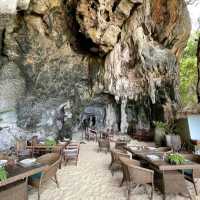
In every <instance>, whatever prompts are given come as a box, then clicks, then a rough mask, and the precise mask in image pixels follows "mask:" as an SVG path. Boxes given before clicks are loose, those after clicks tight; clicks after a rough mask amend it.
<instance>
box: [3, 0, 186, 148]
mask: <svg viewBox="0 0 200 200" xmlns="http://www.w3.org/2000/svg"><path fill="white" fill-rule="evenodd" d="M16 6H18V9H20V10H21V11H20V12H18V13H17V14H16V15H15V16H7V17H5V20H3V18H1V19H0V40H1V42H0V77H1V78H0V82H1V86H0V87H1V88H2V89H1V91H0V118H2V119H3V120H1V122H2V124H0V127H3V126H9V124H12V127H16V129H17V127H20V128H21V129H20V130H22V129H23V130H24V135H32V133H38V134H41V135H45V136H46V135H48V134H50V135H56V134H57V135H59V134H61V131H63V130H64V129H63V128H65V131H64V133H67V131H66V130H68V131H69V132H70V129H71V128H72V127H75V126H77V125H80V124H81V123H80V121H81V120H82V118H81V117H80V116H84V115H86V116H85V117H87V113H88V115H89V114H91V113H89V112H92V114H94V115H95V116H94V117H95V118H96V119H95V121H96V124H95V126H97V127H101V128H102V127H106V126H107V127H109V128H114V129H119V130H121V131H122V132H126V131H127V130H128V131H129V132H134V131H135V130H137V129H147V130H148V129H150V128H151V126H152V121H153V120H164V119H166V120H167V119H170V118H172V117H173V116H174V113H175V111H176V109H177V107H178V104H179V92H178V64H179V63H178V62H179V58H180V56H181V53H182V50H183V49H184V47H185V45H186V43H187V39H188V37H189V33H190V20H189V15H188V11H187V8H186V4H185V3H184V1H183V0H174V1H167V0H159V1H158V0H143V1H141V0H111V1H108V0H98V1H94V0H89V1H86V0H70V1H61V0H30V2H29V1H28V0H19V1H18V3H17V5H16ZM4 16H5V15H4ZM7 22H9V23H7ZM108 97H109V98H108ZM108 99H111V100H108ZM10 108H11V110H10ZM63 109H64V112H65V115H66V116H65V117H64V122H63V121H62V117H61V114H60V112H61V110H63ZM11 111H12V112H11ZM81 113H82V114H81ZM9 120H10V123H6V122H9ZM5 123H6V124H5ZM62 123H64V125H63V124H62ZM13 124H14V125H13ZM13 129H15V128H13ZM6 131H7V129H6V128H3V129H2V130H1V131H0V137H3V136H4V133H5V135H6V134H7V132H6ZM27 131H28V132H27ZM14 132H15V131H14ZM21 132H23V131H21ZM28 133H29V134H28ZM0 140H1V138H0ZM4 141H5V140H4ZM9 144H11V143H9ZM5 146H8V144H4V147H5Z"/></svg>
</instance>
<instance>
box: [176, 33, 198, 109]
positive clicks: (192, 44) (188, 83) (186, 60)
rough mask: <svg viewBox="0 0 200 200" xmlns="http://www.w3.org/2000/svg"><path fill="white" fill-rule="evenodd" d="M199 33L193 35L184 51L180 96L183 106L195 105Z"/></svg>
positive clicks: (181, 64) (181, 65) (181, 63)
mask: <svg viewBox="0 0 200 200" xmlns="http://www.w3.org/2000/svg"><path fill="white" fill-rule="evenodd" d="M198 36H199V33H198V32H196V33H193V34H192V35H191V37H190V39H189V41H188V44H187V47H186V48H185V50H184V53H183V57H182V60H181V62H180V95H181V100H182V103H183V106H187V105H188V104H195V103H196V102H197V98H196V86H197V78H198V76H197V58H196V53H197V38H198Z"/></svg>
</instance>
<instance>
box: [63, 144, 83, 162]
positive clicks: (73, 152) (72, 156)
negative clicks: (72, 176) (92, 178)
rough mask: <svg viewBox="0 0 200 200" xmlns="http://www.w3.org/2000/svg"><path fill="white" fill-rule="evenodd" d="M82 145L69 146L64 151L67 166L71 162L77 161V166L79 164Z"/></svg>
mask: <svg viewBox="0 0 200 200" xmlns="http://www.w3.org/2000/svg"><path fill="white" fill-rule="evenodd" d="M79 150H80V145H79V144H69V145H68V146H67V147H66V149H64V161H65V165H66V164H67V162H68V161H69V160H75V162H76V165H77V164H78V156H79Z"/></svg>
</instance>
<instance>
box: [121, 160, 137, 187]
mask: <svg viewBox="0 0 200 200" xmlns="http://www.w3.org/2000/svg"><path fill="white" fill-rule="evenodd" d="M119 160H120V161H121V164H122V172H123V178H122V181H121V183H120V187H121V186H122V185H123V183H124V182H129V181H130V176H129V172H128V165H135V166H140V161H138V160H134V159H129V158H126V157H119Z"/></svg>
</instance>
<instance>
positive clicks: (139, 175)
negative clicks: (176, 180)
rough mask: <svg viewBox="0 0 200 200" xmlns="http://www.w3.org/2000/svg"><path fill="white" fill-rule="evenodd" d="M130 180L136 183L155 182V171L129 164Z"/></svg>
mask: <svg viewBox="0 0 200 200" xmlns="http://www.w3.org/2000/svg"><path fill="white" fill-rule="evenodd" d="M127 166H128V172H129V176H130V180H131V181H132V182H134V183H136V184H147V183H153V176H154V171H153V170H150V169H146V168H142V167H139V166H135V165H127Z"/></svg>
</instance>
